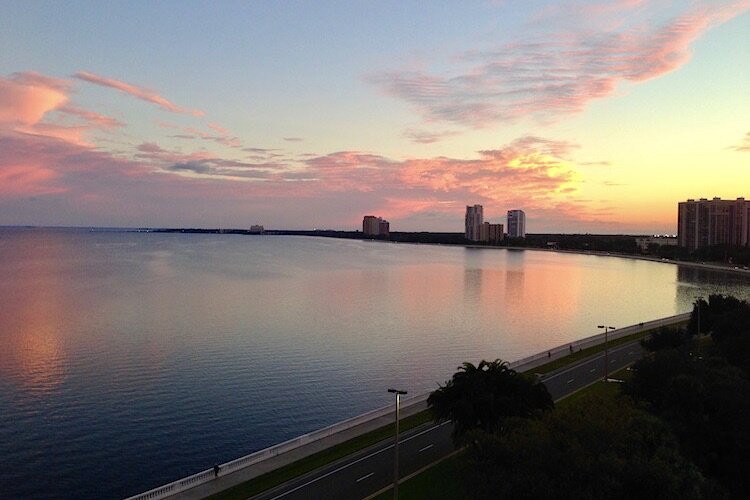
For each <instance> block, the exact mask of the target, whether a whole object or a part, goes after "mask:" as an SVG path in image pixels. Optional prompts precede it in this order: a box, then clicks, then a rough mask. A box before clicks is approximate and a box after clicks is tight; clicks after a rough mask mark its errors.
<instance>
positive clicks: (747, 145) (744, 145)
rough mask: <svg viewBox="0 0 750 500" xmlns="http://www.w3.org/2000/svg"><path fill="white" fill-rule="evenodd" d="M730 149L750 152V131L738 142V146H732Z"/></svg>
mask: <svg viewBox="0 0 750 500" xmlns="http://www.w3.org/2000/svg"><path fill="white" fill-rule="evenodd" d="M730 149H733V150H734V151H741V152H745V153H750V132H748V133H747V134H745V138H744V139H743V141H742V142H741V143H740V144H737V145H736V146H732V147H731V148H730Z"/></svg>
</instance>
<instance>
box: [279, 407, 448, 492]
mask: <svg viewBox="0 0 750 500" xmlns="http://www.w3.org/2000/svg"><path fill="white" fill-rule="evenodd" d="M449 423H451V421H450V420H448V421H446V422H443V423H442V424H439V425H435V426H433V427H430V428H429V429H425V430H423V431H421V432H418V433H416V434H414V435H413V436H409V437H408V438H406V439H404V440H402V441H399V443H405V442H407V441H410V440H412V439H414V438H416V437H419V436H421V435H422V434H425V433H427V432H430V431H433V430H435V429H437V428H438V427H442V426H444V425H446V424H449ZM391 448H393V445H392V444H391V445H388V446H386V447H385V448H383V449H382V450H378V451H374V452H372V453H370V454H369V455H367V456H364V457H362V458H358V459H357V460H355V461H354V462H349V463H348V464H345V465H342V466H341V467H339V468H337V469H334V470H332V471H330V472H326V473H325V474H323V475H322V476H318V477H316V478H314V479H311V480H309V481H308V482H306V483H304V484H300V485H299V486H297V487H295V488H292V489H291V490H289V491H285V492H284V493H282V494H280V495H276V496H275V497H273V498H272V499H271V500H276V499H277V498H282V497H285V496H287V495H288V494H290V493H294V492H295V491H297V490H301V489H302V488H304V487H305V486H309V485H311V484H313V483H314V482H316V481H320V480H321V479H323V478H324V477H328V476H330V475H332V474H336V473H337V472H340V471H342V470H344V469H347V468H349V467H351V466H352V465H354V464H356V463H359V462H361V461H363V460H367V459H368V458H370V457H374V456H375V455H377V454H378V453H383V452H384V451H388V450H390V449H391Z"/></svg>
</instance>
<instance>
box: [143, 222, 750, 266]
mask: <svg viewBox="0 0 750 500" xmlns="http://www.w3.org/2000/svg"><path fill="white" fill-rule="evenodd" d="M154 232H168V233H216V234H219V233H220V234H242V235H249V234H258V233H257V232H253V231H249V230H247V229H196V228H182V229H155V230H154ZM264 234H270V235H286V236H320V237H325V238H345V239H370V240H383V241H392V242H396V243H431V244H443V245H478V246H488V247H493V246H494V247H521V248H546V249H550V250H574V251H584V252H586V251H590V252H610V253H618V254H626V255H639V254H641V250H640V248H638V246H637V245H636V241H635V240H636V238H637V236H632V235H623V234H551V233H550V234H527V235H526V237H525V238H505V239H504V240H503V241H500V242H498V243H483V242H477V241H471V240H467V239H466V238H464V233H431V232H400V231H394V232H391V233H390V235H388V236H365V235H364V234H363V233H362V232H361V231H336V230H333V229H314V230H285V229H284V230H282V229H269V230H266V231H264ZM648 254H650V255H652V256H655V257H660V258H666V259H671V260H684V261H693V262H725V263H730V264H734V265H741V266H746V265H750V247H741V246H729V245H717V246H711V247H706V248H701V249H698V250H696V251H695V252H688V251H687V250H685V249H684V248H679V247H676V246H668V245H651V246H650V248H649V250H648Z"/></svg>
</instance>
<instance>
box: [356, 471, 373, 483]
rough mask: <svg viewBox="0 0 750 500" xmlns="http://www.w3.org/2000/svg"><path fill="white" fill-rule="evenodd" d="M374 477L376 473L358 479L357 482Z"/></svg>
mask: <svg viewBox="0 0 750 500" xmlns="http://www.w3.org/2000/svg"><path fill="white" fill-rule="evenodd" d="M373 475H375V473H374V472H370V473H369V474H367V475H366V476H362V477H360V478H359V479H357V482H360V481H364V480H365V479H367V478H368V477H370V476H373Z"/></svg>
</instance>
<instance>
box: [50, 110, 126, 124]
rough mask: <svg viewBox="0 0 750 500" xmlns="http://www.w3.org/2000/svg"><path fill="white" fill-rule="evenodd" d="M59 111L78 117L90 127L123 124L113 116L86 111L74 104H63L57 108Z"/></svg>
mask: <svg viewBox="0 0 750 500" xmlns="http://www.w3.org/2000/svg"><path fill="white" fill-rule="evenodd" d="M59 111H60V112H61V113H65V114H68V115H72V116H75V117H78V118H80V119H82V120H83V121H85V122H86V123H87V124H88V125H89V126H91V127H97V128H100V129H115V128H120V127H124V126H125V124H124V123H122V122H121V121H119V120H117V119H115V118H112V117H111V116H106V115H102V114H99V113H95V112H93V111H87V110H85V109H81V108H77V107H74V106H69V105H67V106H63V107H62V108H60V109H59Z"/></svg>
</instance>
